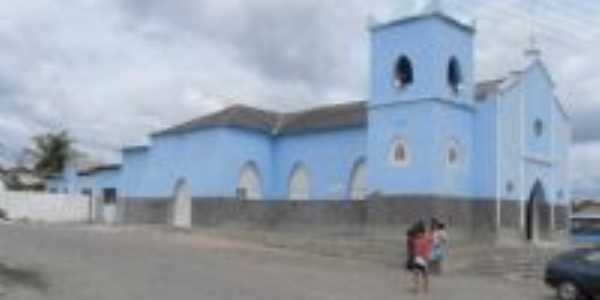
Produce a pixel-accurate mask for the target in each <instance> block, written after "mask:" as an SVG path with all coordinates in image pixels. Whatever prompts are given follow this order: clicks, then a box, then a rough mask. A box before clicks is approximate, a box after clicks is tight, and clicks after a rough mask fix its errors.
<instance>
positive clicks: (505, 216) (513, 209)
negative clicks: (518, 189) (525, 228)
mask: <svg viewBox="0 0 600 300" xmlns="http://www.w3.org/2000/svg"><path fill="white" fill-rule="evenodd" d="M520 219H521V202H520V201H518V200H504V201H502V203H501V204H500V226H501V227H502V228H504V229H519V228H520V226H521V224H520V223H521V222H520Z"/></svg>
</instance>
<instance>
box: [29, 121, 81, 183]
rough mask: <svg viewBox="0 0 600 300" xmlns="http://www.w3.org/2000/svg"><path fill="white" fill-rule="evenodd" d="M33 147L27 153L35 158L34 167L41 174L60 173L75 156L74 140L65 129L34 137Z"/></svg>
mask: <svg viewBox="0 0 600 300" xmlns="http://www.w3.org/2000/svg"><path fill="white" fill-rule="evenodd" d="M33 143H34V147H33V149H27V153H28V154H29V155H31V156H32V158H33V169H34V171H35V172H36V173H37V174H39V175H41V176H48V175H50V174H55V173H60V172H62V171H63V169H64V168H65V165H66V164H67V161H68V160H69V159H71V157H72V156H73V151H72V144H73V140H72V139H71V138H70V137H69V133H68V132H67V131H65V130H63V131H60V132H50V133H46V134H41V135H37V136H35V137H33Z"/></svg>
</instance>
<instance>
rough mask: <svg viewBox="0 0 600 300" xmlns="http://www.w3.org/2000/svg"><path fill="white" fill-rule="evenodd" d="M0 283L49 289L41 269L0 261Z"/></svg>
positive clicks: (10, 285) (40, 289)
mask: <svg viewBox="0 0 600 300" xmlns="http://www.w3.org/2000/svg"><path fill="white" fill-rule="evenodd" d="M0 284H1V285H2V286H3V287H5V288H11V287H21V288H26V289H35V290H38V291H42V292H44V291H47V290H48V288H49V284H48V282H47V281H46V280H45V278H44V276H43V274H42V273H41V272H40V271H39V270H35V269H30V268H19V267H15V266H9V265H7V264H5V263H2V262H0Z"/></svg>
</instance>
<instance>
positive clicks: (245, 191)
mask: <svg viewBox="0 0 600 300" xmlns="http://www.w3.org/2000/svg"><path fill="white" fill-rule="evenodd" d="M237 194H238V198H240V199H242V200H260V199H262V198H263V192H262V180H261V177H260V173H259V172H258V168H257V167H256V164H254V163H251V162H250V163H247V164H246V165H245V166H244V167H243V168H242V171H241V173H240V181H239V182H238V188H237Z"/></svg>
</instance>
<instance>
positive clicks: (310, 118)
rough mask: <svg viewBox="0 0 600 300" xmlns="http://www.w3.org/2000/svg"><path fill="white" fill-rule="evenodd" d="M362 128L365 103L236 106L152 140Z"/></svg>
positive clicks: (488, 84)
mask: <svg viewBox="0 0 600 300" xmlns="http://www.w3.org/2000/svg"><path fill="white" fill-rule="evenodd" d="M504 81H505V79H496V80H489V81H484V82H480V83H478V84H477V86H476V88H475V95H476V99H477V100H483V99H484V98H485V97H486V96H489V95H493V94H496V93H498V92H499V91H500V89H501V85H502V83H503V82H504ZM366 124H367V102H366V101H355V102H348V103H341V104H333V105H327V106H320V107H316V108H311V109H307V110H303V111H299V112H291V113H281V112H275V111H269V110H263V109H258V108H254V107H250V106H247V105H241V104H236V105H233V106H230V107H227V108H225V109H223V110H220V111H218V112H215V113H212V114H209V115H204V116H200V117H198V118H195V119H192V120H190V121H187V122H184V123H182V124H178V125H175V126H173V127H170V128H167V129H164V130H161V131H157V132H155V133H153V134H152V136H164V135H170V134H179V133H185V132H190V131H194V130H199V129H206V128H214V127H233V128H244V129H250V130H256V131H259V132H263V133H266V134H269V135H286V134H298V133H303V132H308V131H319V130H331V129H339V128H346V127H362V126H366Z"/></svg>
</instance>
